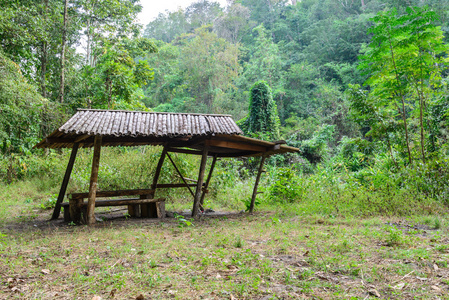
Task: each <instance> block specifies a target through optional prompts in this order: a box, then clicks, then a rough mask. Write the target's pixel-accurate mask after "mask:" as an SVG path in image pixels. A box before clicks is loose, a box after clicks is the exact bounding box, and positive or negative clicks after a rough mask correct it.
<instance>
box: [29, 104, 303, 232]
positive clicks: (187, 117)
mask: <svg viewBox="0 0 449 300" xmlns="http://www.w3.org/2000/svg"><path fill="white" fill-rule="evenodd" d="M242 133H243V132H242V131H241V129H240V128H239V127H238V126H237V124H236V123H235V122H234V120H233V119H232V117H231V116H229V115H211V114H209V115H207V114H187V113H155V112H139V111H120V110H94V109H79V110H78V111H77V113H76V114H75V115H73V116H72V118H70V119H69V120H68V121H67V122H66V123H65V124H64V125H62V126H61V127H60V128H58V129H57V130H55V131H54V132H53V133H52V134H50V135H49V136H47V137H46V138H45V139H43V140H42V141H41V142H40V143H38V144H37V145H36V146H35V147H36V148H53V149H54V148H71V149H72V153H71V156H70V160H69V163H68V165H67V169H66V172H65V176H64V179H63V182H62V185H61V189H60V192H59V196H58V199H57V203H56V207H55V209H54V212H53V216H52V219H57V218H58V217H59V214H60V210H61V205H62V202H63V199H64V197H65V193H66V189H67V184H68V182H69V179H70V174H71V172H72V168H73V164H74V162H75V158H76V154H77V151H78V149H79V148H80V147H81V148H91V147H93V148H94V155H93V162H92V173H91V180H90V187H89V192H88V193H78V194H77V197H75V198H76V199H72V200H74V202H73V203H74V204H73V207H70V210H72V208H73V211H71V212H70V213H71V214H77V213H79V211H78V212H77V211H76V208H78V207H79V206H84V207H85V208H86V210H85V214H86V216H85V217H86V218H85V221H86V222H87V223H88V224H92V223H94V222H95V217H94V209H95V206H102V205H104V206H107V205H114V203H115V204H121V205H123V204H128V207H129V209H130V211H133V212H134V211H135V210H138V209H140V210H141V215H142V216H143V215H148V209H151V208H152V209H156V210H157V209H158V207H157V206H156V207H155V205H154V204H155V203H157V202H158V200H157V199H154V195H155V192H156V189H158V188H170V187H187V188H188V189H189V190H190V192H191V194H192V197H193V209H192V216H194V217H196V216H197V215H198V213H199V208H200V205H201V204H202V201H203V199H204V196H205V191H206V190H207V187H208V185H209V182H210V179H211V176H212V172H213V170H214V166H215V162H216V160H217V158H218V157H242V156H246V157H248V156H261V161H260V166H259V170H258V174H257V177H256V182H255V185H254V189H253V195H252V202H251V207H250V211H251V212H252V210H253V209H254V202H255V199H256V195H257V186H258V182H259V179H260V175H261V172H262V167H263V164H264V161H265V158H266V157H268V156H270V155H273V154H279V153H287V152H297V151H298V149H297V148H294V147H289V146H287V145H285V142H283V141H279V142H267V141H263V140H258V139H254V138H249V137H245V136H242ZM140 145H160V146H163V151H162V154H161V156H160V159H159V162H158V165H157V167H156V171H155V173H154V175H153V182H152V185H151V189H146V190H127V191H97V178H98V167H99V161H100V152H101V147H104V146H107V147H114V146H140ZM171 152H175V153H186V154H191V155H199V156H201V163H200V166H199V173H198V179H197V182H196V183H194V184H192V183H187V181H186V179H185V178H184V177H183V175H182V174H181V173H180V172H179V169H178V168H177V166H176V165H175V164H174V161H173V160H172V159H171V157H170V154H169V153H171ZM165 157H168V158H169V160H170V162H171V163H172V164H173V165H174V167H175V170H176V171H177V172H178V173H179V176H180V178H181V179H182V181H183V182H182V183H174V184H164V185H161V184H158V178H159V175H160V172H161V168H162V165H163V163H164V160H165ZM208 157H211V158H212V163H211V168H210V170H209V173H208V176H207V178H206V180H204V177H205V176H204V175H205V171H206V162H207V159H208ZM192 187H193V188H194V189H193V190H192ZM123 195H139V198H138V199H121V200H116V202H112V201H109V202H108V201H103V202H100V201H98V200H97V201H96V197H97V196H102V197H109V196H123ZM72 198H73V197H72ZM84 198H87V202H83V199H84ZM117 201H118V202H117ZM120 201H122V202H120ZM66 206H67V205H66ZM71 206H72V205H71ZM65 210H66V209H65ZM72 217H73V215H72Z"/></svg>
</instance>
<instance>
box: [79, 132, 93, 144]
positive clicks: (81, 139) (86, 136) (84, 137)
mask: <svg viewBox="0 0 449 300" xmlns="http://www.w3.org/2000/svg"><path fill="white" fill-rule="evenodd" d="M90 137H91V135H88V134H83V135H82V136H79V137H77V138H76V139H75V143H79V142H81V141H83V140H85V139H88V138H90Z"/></svg>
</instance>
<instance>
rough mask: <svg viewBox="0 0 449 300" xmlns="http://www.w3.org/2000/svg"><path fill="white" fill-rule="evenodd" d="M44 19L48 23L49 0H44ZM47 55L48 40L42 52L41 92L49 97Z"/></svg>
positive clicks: (43, 45) (44, 43)
mask: <svg viewBox="0 0 449 300" xmlns="http://www.w3.org/2000/svg"><path fill="white" fill-rule="evenodd" d="M44 4H45V8H44V20H45V23H47V9H48V0H45V1H44ZM47 57H48V43H47V41H46V40H45V41H42V53H41V74H40V75H41V80H40V81H41V94H42V97H44V98H47V84H46V75H47Z"/></svg>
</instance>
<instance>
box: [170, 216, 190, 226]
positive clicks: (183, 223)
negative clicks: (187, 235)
mask: <svg viewBox="0 0 449 300" xmlns="http://www.w3.org/2000/svg"><path fill="white" fill-rule="evenodd" d="M174 216H175V218H176V220H177V221H178V225H179V227H190V226H193V223H192V222H191V221H189V220H187V219H186V218H185V217H184V216H183V215H180V214H177V213H175V214H174Z"/></svg>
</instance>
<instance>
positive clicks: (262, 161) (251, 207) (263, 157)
mask: <svg viewBox="0 0 449 300" xmlns="http://www.w3.org/2000/svg"><path fill="white" fill-rule="evenodd" d="M265 158H266V157H265V156H262V158H261V160H260V165H259V170H258V172H257V177H256V182H255V183H254V189H253V196H252V197H251V204H250V206H249V212H250V213H252V212H253V210H254V203H255V202H256V196H257V187H258V186H259V180H260V175H262V168H263V164H264V162H265Z"/></svg>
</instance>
